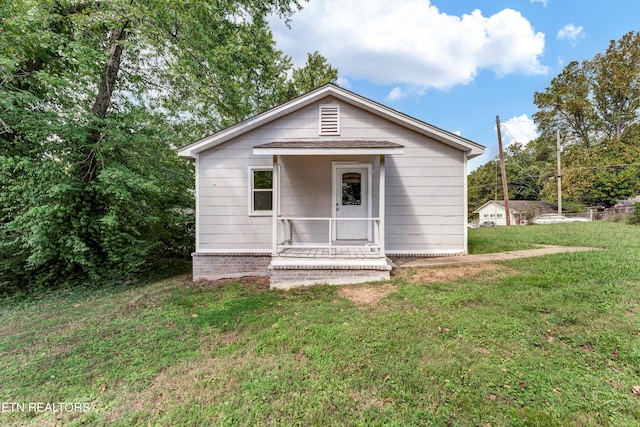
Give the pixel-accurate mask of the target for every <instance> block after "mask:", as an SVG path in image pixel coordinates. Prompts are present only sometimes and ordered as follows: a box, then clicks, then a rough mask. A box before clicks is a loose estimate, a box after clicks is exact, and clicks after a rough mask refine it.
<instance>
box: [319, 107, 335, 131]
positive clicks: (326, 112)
mask: <svg viewBox="0 0 640 427" xmlns="http://www.w3.org/2000/svg"><path fill="white" fill-rule="evenodd" d="M320 135H340V105H338V104H321V105H320Z"/></svg>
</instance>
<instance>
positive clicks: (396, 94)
mask: <svg viewBox="0 0 640 427" xmlns="http://www.w3.org/2000/svg"><path fill="white" fill-rule="evenodd" d="M404 96H405V93H404V92H403V91H402V89H400V88H399V87H398V86H396V87H394V88H393V89H391V92H389V94H388V95H387V99H388V100H390V101H397V100H398V99H402V98H404Z"/></svg>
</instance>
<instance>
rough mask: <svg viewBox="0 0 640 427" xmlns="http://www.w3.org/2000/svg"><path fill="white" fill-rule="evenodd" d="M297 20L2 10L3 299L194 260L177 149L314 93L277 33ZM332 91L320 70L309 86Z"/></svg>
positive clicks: (178, 0)
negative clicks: (274, 26)
mask: <svg viewBox="0 0 640 427" xmlns="http://www.w3.org/2000/svg"><path fill="white" fill-rule="evenodd" d="M299 8H300V4H299V3H298V2H297V1H295V0H293V1H292V0H228V1H217V0H206V1H198V2H195V1H183V0H144V1H143V0H139V1H136V0H112V1H109V2H103V1H98V0H84V1H76V0H54V1H49V0H23V1H20V2H2V3H0V292H6V291H14V290H24V289H31V288H34V287H44V286H52V285H60V284H64V283H77V282H80V281H86V280H87V278H89V279H91V280H93V281H102V280H104V279H105V278H107V279H109V278H112V279H116V278H123V277H131V276H133V275H135V274H137V273H139V272H141V271H146V270H149V269H153V268H157V267H159V266H160V265H161V264H164V261H163V260H165V259H169V258H179V257H182V258H186V257H188V256H189V253H190V251H191V246H192V238H193V209H192V208H193V191H192V185H193V175H192V174H193V170H192V166H191V165H190V164H189V163H188V162H186V161H184V160H182V159H179V158H178V157H177V155H176V153H175V150H174V148H175V147H176V146H180V145H182V144H184V143H187V142H190V141H191V140H193V139H194V138H196V137H200V136H202V135H204V134H205V133H211V132H214V131H216V130H218V129H220V128H221V127H223V126H225V125H228V124H230V123H232V122H235V121H237V120H242V119H244V118H246V117H248V116H250V115H252V114H256V113H258V112H260V111H263V110H265V109H268V108H270V107H272V106H274V105H276V104H278V103H280V102H282V101H284V100H286V99H287V97H291V96H294V95H295V94H297V93H296V91H298V90H307V89H309V86H308V85H307V82H308V79H307V78H306V76H307V74H306V73H305V72H303V70H304V69H302V71H298V70H293V69H292V68H293V67H292V66H291V60H290V58H288V57H287V56H286V55H284V54H283V53H282V52H280V51H278V50H277V49H276V48H275V42H274V40H273V37H272V34H271V32H270V30H269V28H268V26H267V24H266V18H267V16H268V15H269V14H273V13H276V14H279V15H280V16H281V17H282V18H283V19H288V18H289V17H290V16H291V14H292V13H294V12H295V11H296V10H297V9H299ZM316 59H317V60H318V61H319V62H318V63H321V64H325V63H324V61H323V58H321V57H320V56H319V55H318V58H316ZM314 61H315V59H314ZM325 65H326V64H325ZM313 66H315V63H314V65H313ZM296 73H298V74H299V75H300V76H301V77H300V78H298V79H296ZM292 74H293V76H294V78H293V79H292V78H291V77H289V76H291V75H292ZM336 78H337V72H335V70H334V69H332V68H331V67H330V66H328V67H324V68H323V69H322V70H320V71H319V73H318V76H317V79H316V80H314V81H313V84H322V83H326V82H327V81H334V80H335V79H336ZM292 88H294V89H295V90H292Z"/></svg>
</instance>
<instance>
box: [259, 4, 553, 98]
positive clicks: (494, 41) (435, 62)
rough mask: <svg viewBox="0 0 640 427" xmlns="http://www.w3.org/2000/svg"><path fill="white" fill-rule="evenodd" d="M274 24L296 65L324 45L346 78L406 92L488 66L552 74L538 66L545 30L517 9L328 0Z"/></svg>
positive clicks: (443, 84) (461, 79) (451, 82)
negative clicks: (463, 10) (462, 10)
mask: <svg viewBox="0 0 640 427" xmlns="http://www.w3.org/2000/svg"><path fill="white" fill-rule="evenodd" d="M271 27H272V29H273V32H274V36H275V38H276V41H277V43H278V48H279V49H281V50H283V51H284V52H285V53H286V54H288V55H291V56H292V57H293V60H294V62H295V63H300V64H302V63H304V61H305V60H306V54H307V52H313V51H315V50H318V51H319V52H320V53H321V54H322V55H324V56H325V57H326V58H327V59H328V61H329V62H330V63H331V64H332V65H334V66H336V67H337V68H338V69H339V70H340V74H341V75H342V76H348V77H351V78H356V79H365V80H369V81H372V82H374V83H378V84H389V85H396V86H398V88H399V89H400V90H402V91H403V93H404V94H405V95H406V94H407V92H408V91H409V92H416V93H420V92H424V90H425V89H427V88H439V89H445V88H450V87H452V86H455V85H459V84H467V83H470V82H471V81H473V79H474V78H475V76H476V75H477V74H478V72H479V71H480V70H483V69H485V70H492V71H494V72H495V73H496V74H498V75H501V76H502V75H507V74H513V73H524V74H544V73H546V72H547V71H548V70H547V68H546V67H545V66H543V65H542V64H541V63H540V56H541V55H542V53H543V49H544V43H545V36H544V34H543V33H540V32H537V33H536V32H535V31H534V29H533V27H532V26H531V23H530V22H529V21H528V20H527V19H526V18H524V17H523V16H522V15H521V14H520V12H517V11H515V10H513V9H504V10H502V11H500V12H498V13H496V14H494V15H492V16H489V17H485V16H483V15H482V12H481V11H480V10H474V11H473V12H471V14H464V15H462V16H454V15H447V14H445V13H441V12H440V11H439V10H438V8H437V7H436V6H433V5H431V4H430V2H429V0H404V1H400V2H399V1H397V0H368V1H367V2H363V1H357V0H323V1H312V2H310V3H306V4H305V9H303V10H302V11H301V12H300V13H298V14H296V15H294V17H293V21H292V22H291V29H287V28H286V26H285V25H284V24H282V23H281V22H280V21H278V20H276V19H275V18H274V20H273V21H272V22H271ZM401 86H402V87H401ZM389 95H391V94H389Z"/></svg>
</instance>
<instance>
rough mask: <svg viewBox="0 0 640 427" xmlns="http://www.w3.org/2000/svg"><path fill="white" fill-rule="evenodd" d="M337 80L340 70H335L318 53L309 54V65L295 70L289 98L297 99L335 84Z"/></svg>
mask: <svg viewBox="0 0 640 427" xmlns="http://www.w3.org/2000/svg"><path fill="white" fill-rule="evenodd" d="M337 80H338V70H337V69H336V68H333V67H332V66H331V64H329V63H328V62H327V60H326V59H325V58H324V57H323V56H322V55H320V53H319V52H318V51H315V52H313V53H309V54H307V63H306V64H305V65H304V67H302V68H297V69H295V70H293V78H292V79H291V81H290V88H289V96H290V97H295V96H298V95H301V94H303V93H306V92H309V91H311V90H313V89H315V88H317V87H319V86H322V85H323V84H325V83H329V82H331V83H335V82H336V81H337Z"/></svg>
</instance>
